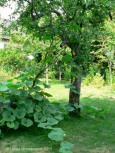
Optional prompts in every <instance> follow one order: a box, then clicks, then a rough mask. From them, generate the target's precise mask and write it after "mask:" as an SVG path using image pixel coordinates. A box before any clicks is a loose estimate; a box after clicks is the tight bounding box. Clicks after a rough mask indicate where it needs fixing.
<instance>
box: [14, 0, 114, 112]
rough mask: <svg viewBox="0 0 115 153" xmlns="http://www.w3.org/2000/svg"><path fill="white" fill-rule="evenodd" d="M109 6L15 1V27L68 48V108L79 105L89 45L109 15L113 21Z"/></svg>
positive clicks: (67, 0) (82, 0)
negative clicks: (69, 69)
mask: <svg viewBox="0 0 115 153" xmlns="http://www.w3.org/2000/svg"><path fill="white" fill-rule="evenodd" d="M112 6H113V3H112V2H111V1H110V0H106V1H101V0H98V1H85V0H80V1H79V0H63V1H55V0H49V1H47V0H43V1H40V0H20V1H17V9H16V11H15V13H18V14H19V18H18V19H17V21H16V22H14V25H15V24H16V26H17V23H18V24H19V25H21V26H23V27H26V28H27V32H28V33H32V34H33V36H34V37H37V38H39V40H43V39H44V38H47V39H48V40H50V41H51V40H53V39H54V37H55V36H56V37H57V38H60V40H61V41H62V43H61V44H60V46H61V47H63V46H65V45H67V46H68V47H69V48H70V49H71V57H69V58H68V61H71V62H70V65H71V85H72V86H69V87H70V96H69V102H70V103H71V104H74V103H78V104H79V101H80V86H81V77H82V71H83V68H84V69H86V68H85V67H88V66H87V65H88V63H89V62H90V58H91V57H90V44H91V41H92V39H95V36H96V35H98V32H100V30H101V29H100V28H101V26H103V23H104V20H105V18H107V17H108V15H109V16H110V18H111V19H112V16H111V13H110V12H111V9H112ZM65 61H67V60H65ZM39 74H40V72H39V73H38V75H39ZM38 75H37V76H36V78H37V77H38ZM36 78H35V79H36ZM34 84H35V83H34ZM78 112H80V109H78Z"/></svg>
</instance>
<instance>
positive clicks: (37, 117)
mask: <svg viewBox="0 0 115 153" xmlns="http://www.w3.org/2000/svg"><path fill="white" fill-rule="evenodd" d="M34 120H35V122H39V123H41V122H45V121H46V117H45V116H43V115H42V114H41V113H35V114H34Z"/></svg>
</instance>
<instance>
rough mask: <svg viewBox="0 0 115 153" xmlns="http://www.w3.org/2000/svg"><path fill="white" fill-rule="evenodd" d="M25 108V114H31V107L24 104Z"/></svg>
mask: <svg viewBox="0 0 115 153" xmlns="http://www.w3.org/2000/svg"><path fill="white" fill-rule="evenodd" d="M25 108H26V112H27V113H33V108H32V106H31V105H29V104H25Z"/></svg>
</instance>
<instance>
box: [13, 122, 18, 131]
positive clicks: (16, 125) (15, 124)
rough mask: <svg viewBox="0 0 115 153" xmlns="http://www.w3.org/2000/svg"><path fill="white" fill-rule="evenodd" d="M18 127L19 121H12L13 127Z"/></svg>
mask: <svg viewBox="0 0 115 153" xmlns="http://www.w3.org/2000/svg"><path fill="white" fill-rule="evenodd" d="M18 128H19V122H17V121H14V129H15V130H16V129H18Z"/></svg>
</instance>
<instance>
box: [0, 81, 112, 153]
mask: <svg viewBox="0 0 115 153" xmlns="http://www.w3.org/2000/svg"><path fill="white" fill-rule="evenodd" d="M49 84H50V85H51V88H50V89H45V91H47V92H48V93H50V94H52V95H53V97H51V98H49V100H50V101H51V102H59V103H61V104H65V103H68V97H69V96H68V95H69V90H68V89H65V88H64V86H65V85H66V84H68V82H59V81H51V80H50V82H49ZM81 102H82V103H85V104H88V105H92V106H96V107H99V106H100V107H106V106H108V107H109V109H107V110H106V111H105V112H104V114H103V115H104V117H103V118H102V117H101V116H100V117H97V118H95V119H93V118H90V117H89V115H91V113H90V112H86V111H84V110H82V111H81V116H82V117H81V118H80V119H77V118H75V117H71V118H69V117H66V118H65V120H63V121H61V122H60V123H59V124H57V125H56V126H55V127H60V128H62V129H63V130H64V131H65V134H66V135H65V137H64V140H65V141H69V142H71V143H73V144H75V147H74V148H73V149H72V151H73V152H74V153H115V93H111V92H110V91H109V87H102V88H100V89H97V88H95V87H93V86H84V85H82V87H81ZM49 132H50V130H43V129H40V128H37V127H36V126H35V127H31V128H28V129H23V128H21V129H18V130H16V131H15V130H8V131H7V132H6V133H5V138H4V139H1V140H0V153H21V152H24V153H45V152H49V153H58V152H59V151H58V149H59V146H60V145H59V144H60V143H59V142H55V141H51V140H50V139H49V138H48V137H47V135H48V133H49ZM35 149H36V150H35Z"/></svg>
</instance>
